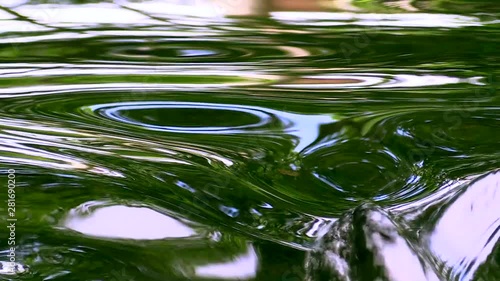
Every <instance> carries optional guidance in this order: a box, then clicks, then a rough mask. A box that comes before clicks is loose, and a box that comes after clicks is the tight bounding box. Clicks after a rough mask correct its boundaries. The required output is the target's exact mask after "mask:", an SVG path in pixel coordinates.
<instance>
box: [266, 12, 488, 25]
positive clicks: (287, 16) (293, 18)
mask: <svg viewBox="0 0 500 281" xmlns="http://www.w3.org/2000/svg"><path fill="white" fill-rule="evenodd" d="M271 15H272V17H273V18H274V19H276V20H279V21H282V22H283V23H286V24H300V25H309V26H332V25H360V26H395V27H396V26H399V27H448V28H459V27H466V26H481V25H482V24H481V22H480V20H479V19H478V18H476V17H470V16H461V15H446V14H426V13H407V14H375V13H374V14H355V13H328V12H274V13H271Z"/></svg>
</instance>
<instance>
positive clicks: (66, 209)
mask: <svg viewBox="0 0 500 281" xmlns="http://www.w3.org/2000/svg"><path fill="white" fill-rule="evenodd" d="M56 2H57V1H41V0H40V1H5V2H4V1H0V4H1V6H0V105H1V107H0V142H1V145H0V167H1V172H2V177H1V178H2V181H3V183H2V185H4V186H6V185H7V180H8V178H7V177H8V174H9V172H8V170H9V169H14V170H15V180H16V183H15V184H16V193H15V194H16V201H15V204H16V209H15V218H16V219H17V222H16V232H15V235H16V236H15V239H16V246H17V248H16V261H17V262H19V263H20V264H21V265H24V266H27V267H29V271H28V272H27V273H24V274H21V273H19V274H14V275H8V274H5V275H0V278H3V279H5V280H64V281H69V280H167V279H168V280H227V279H229V280H241V279H249V280H302V278H303V275H304V269H303V264H304V256H305V252H306V251H308V250H309V249H310V248H311V245H312V243H313V242H314V240H315V237H316V236H317V235H318V229H320V228H321V227H322V226H324V225H326V224H328V223H330V222H332V221H335V220H336V219H338V218H339V217H340V216H341V214H343V213H344V212H346V211H347V210H350V209H352V208H354V207H356V206H358V205H360V204H361V203H362V202H365V201H371V202H375V203H376V204H378V205H379V206H382V207H383V208H385V209H388V210H392V211H394V213H395V214H396V215H397V216H399V217H400V218H401V219H405V220H406V221H407V222H408V223H409V224H410V227H409V228H410V229H411V230H412V231H413V233H414V234H415V233H419V230H425V229H428V228H431V227H433V226H434V224H435V222H436V219H434V217H433V216H435V213H434V212H433V210H438V209H439V207H440V206H441V205H443V204H445V203H443V202H445V201H446V200H444V199H443V198H449V196H452V195H453V194H454V192H458V190H460V188H462V187H463V186H466V185H467V184H468V183H469V182H470V181H471V180H473V179H474V178H477V177H478V176H480V175H482V174H485V173H488V172H491V171H494V170H495V169H498V168H499V159H500V158H499V156H500V154H499V150H498V144H499V143H500V137H499V135H498V131H499V128H500V111H499V107H500V104H499V99H498V96H497V92H496V90H497V88H498V76H499V65H500V63H499V60H498V58H499V55H500V52H499V49H498V46H499V43H500V36H499V35H500V34H499V28H498V27H499V21H498V15H499V10H498V5H497V3H496V2H495V1H458V0H457V1H414V2H415V3H414V4H413V6H412V7H413V8H414V9H415V10H411V9H409V8H407V7H406V6H404V5H403V6H399V7H398V5H392V4H391V5H385V4H383V3H381V2H380V3H379V2H377V1H353V5H354V6H355V7H356V9H357V10H356V11H346V10H339V9H337V10H331V11H330V10H324V11H322V12H320V11H317V12H314V11H309V12H300V11H270V12H269V13H265V14H260V15H253V16H245V17H230V16H227V17H226V16H224V15H223V14H222V13H223V12H227V11H226V10H224V9H226V8H227V7H226V6H220V5H219V4H206V5H201V4H199V3H196V5H194V6H182V7H181V6H179V3H180V1H171V2H172V3H171V4H170V6H168V5H166V4H161V5H160V4H159V3H152V2H148V1H143V2H130V3H129V2H125V1H119V3H118V2H117V3H113V2H111V1H108V2H105V1H103V2H98V1H88V2H86V1H73V2H70V1H67V2H64V3H62V2H61V3H59V4H58V3H56ZM83 2H86V3H83ZM174 2H175V3H174ZM186 2H189V1H186ZM358 2H359V3H358ZM399 2H405V1H399ZM386 4H387V3H386ZM214 5H215V6H214ZM217 5H219V6H217ZM207 7H208V8H207ZM221 7H223V8H224V7H226V8H224V9H222V8H221ZM228 7H231V5H229V6H228ZM405 7H406V8H405ZM221 9H222V10H221ZM3 190H4V192H7V191H6V189H3ZM484 194H486V195H484ZM484 194H483V195H482V196H480V195H478V196H477V198H474V199H473V202H477V204H479V205H481V202H483V201H482V200H486V199H488V198H496V197H491V194H490V195H488V196H489V197H487V194H488V193H487V192H486V193H484ZM2 198H4V199H6V198H7V193H4V195H2ZM496 203H500V202H496ZM440 204H441V205H440ZM7 207H8V206H7V203H5V204H2V205H1V206H0V216H1V217H2V221H3V222H4V223H5V224H7V221H6V220H7V218H8V216H9V213H8V209H7ZM449 210H452V211H453V209H452V208H450V209H449ZM494 210H496V209H494V208H493V209H488V208H485V209H479V210H477V209H476V210H475V211H474V210H471V211H470V213H473V214H475V216H472V217H473V218H478V217H479V218H482V217H483V216H482V215H485V214H487V213H488V214H490V215H491V214H496V215H495V216H496V219H497V220H498V213H492V212H493V211H494ZM450 212H451V211H450ZM477 212H480V213H477ZM417 217H418V219H417ZM461 217H462V216H459V215H458V213H457V220H460V218H461ZM494 218H495V217H493V220H492V221H495V220H494ZM470 221H472V219H471V220H465V219H464V220H463V224H456V223H455V224H449V225H447V226H446V227H444V228H443V227H441V228H440V229H446V230H447V232H446V235H441V236H439V237H450V239H452V238H453V237H457V235H458V234H459V233H462V232H464V231H467V230H468V229H471V227H472V225H470V224H469V222H470ZM495 226H496V227H498V225H497V224H496V225H493V227H495ZM3 227H4V228H5V226H3ZM476 227H477V226H476ZM481 227H485V228H486V229H487V226H481ZM2 233H4V232H3V231H2ZM488 233H490V232H488ZM494 233H496V231H495V232H494ZM2 235H4V236H3V237H4V238H5V237H7V235H8V233H7V231H6V232H5V233H4V234H2ZM478 235H481V234H478ZM495 235H496V234H495ZM474 237H475V236H472V238H471V239H472V240H471V241H469V240H464V243H476V245H478V247H479V248H481V247H482V246H485V248H487V250H486V252H484V251H483V252H482V253H481V256H480V255H479V254H478V253H476V252H467V253H466V254H465V255H466V262H461V261H455V260H454V257H455V256H453V254H454V252H453V251H452V250H450V249H439V250H436V251H438V252H439V254H440V255H438V256H439V258H441V262H443V263H444V264H445V265H444V266H443V268H447V269H446V270H448V271H449V274H448V279H449V280H497V279H498V278H499V277H500V271H499V268H498V261H499V258H500V255H499V254H498V246H497V245H496V244H498V243H496V240H498V237H497V236H492V237H496V238H495V239H494V240H493V242H492V243H491V242H490V241H486V242H485V240H481V239H479V240H478V239H476V240H474ZM477 243H479V244H477ZM481 243H482V244H481ZM0 245H1V250H2V252H1V256H2V257H1V260H2V261H8V260H9V257H8V255H9V248H10V244H8V240H5V239H0ZM486 246H488V247H489V248H488V247H486ZM490 246H491V247H490ZM474 249H476V248H474ZM483 256H484V258H482V257H483ZM446 261H449V262H448V263H446ZM470 268H474V272H471V271H470ZM443 270H444V269H443ZM474 273H476V274H475V277H474Z"/></svg>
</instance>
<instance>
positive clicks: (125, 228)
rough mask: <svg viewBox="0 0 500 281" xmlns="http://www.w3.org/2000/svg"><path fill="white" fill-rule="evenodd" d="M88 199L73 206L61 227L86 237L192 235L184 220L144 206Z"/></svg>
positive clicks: (156, 237)
mask: <svg viewBox="0 0 500 281" xmlns="http://www.w3.org/2000/svg"><path fill="white" fill-rule="evenodd" d="M100 204H102V202H88V203H85V204H82V205H80V206H78V207H77V208H75V209H72V210H71V211H70V212H69V215H68V217H67V218H66V220H65V222H64V226H65V227H67V228H69V229H72V230H75V231H77V232H80V233H83V234H85V235H89V236H95V237H103V238H118V239H136V240H155V239H165V238H181V237H190V236H193V235H195V234H196V233H195V231H194V230H193V229H192V228H190V227H188V226H187V225H185V224H184V223H182V222H180V221H179V220H176V219H174V218H171V217H169V216H167V215H165V214H162V213H159V212H157V211H154V210H152V209H150V208H145V207H130V206H123V205H114V206H104V207H97V208H96V207H95V205H100Z"/></svg>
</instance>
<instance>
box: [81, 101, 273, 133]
mask: <svg viewBox="0 0 500 281" xmlns="http://www.w3.org/2000/svg"><path fill="white" fill-rule="evenodd" d="M91 109H92V111H94V112H97V114H99V115H101V116H104V117H106V118H109V119H112V120H115V121H118V122H121V123H127V124H131V125H136V126H140V127H143V128H146V129H149V130H157V131H166V132H177V133H198V134H203V133H205V134H211V133H238V132H243V130H248V129H251V128H259V127H263V126H265V125H267V124H269V123H271V122H272V121H273V116H272V115H270V114H268V113H266V112H264V111H261V110H258V109H257V108H253V107H243V106H238V105H225V104H207V103H190V102H129V103H113V104H101V105H94V106H91Z"/></svg>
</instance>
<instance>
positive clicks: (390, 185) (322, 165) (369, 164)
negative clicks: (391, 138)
mask: <svg viewBox="0 0 500 281" xmlns="http://www.w3.org/2000/svg"><path fill="white" fill-rule="evenodd" d="M304 165H305V167H306V168H307V169H308V170H310V171H311V174H312V176H313V177H314V178H316V180H319V182H320V183H319V184H320V185H326V186H328V187H330V188H331V189H332V191H333V192H334V193H339V194H341V195H342V197H344V198H347V199H349V200H351V201H362V200H366V199H371V200H374V201H384V202H386V203H390V202H393V201H394V200H401V199H403V198H401V197H405V196H408V192H401V190H402V189H405V188H409V187H407V186H408V185H407V183H408V182H409V181H410V180H411V178H412V172H411V166H408V165H405V163H404V161H403V160H402V159H401V158H400V157H399V156H398V155H396V154H395V153H394V152H392V151H390V150H389V148H387V147H385V146H384V145H382V144H380V143H375V142H369V141H365V140H350V141H347V142H343V143H340V144H338V145H332V146H324V147H320V148H318V149H316V150H314V152H312V153H310V154H309V155H307V156H306V157H305V158H304ZM396 193H397V194H398V195H395V194H396ZM396 197H397V198H396Z"/></svg>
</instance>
